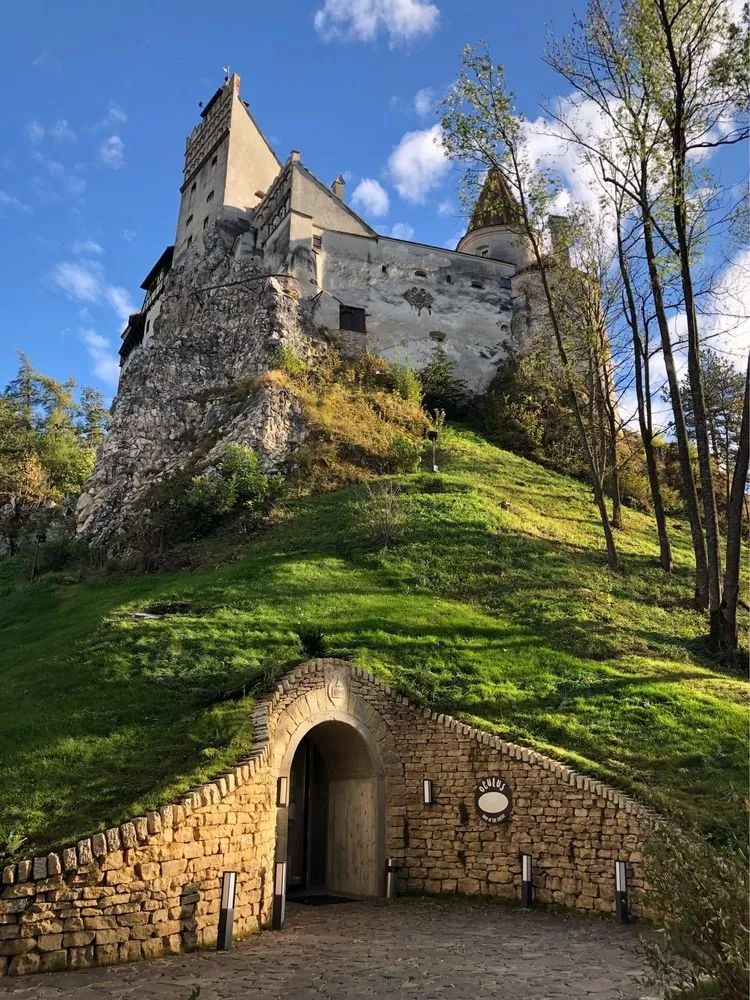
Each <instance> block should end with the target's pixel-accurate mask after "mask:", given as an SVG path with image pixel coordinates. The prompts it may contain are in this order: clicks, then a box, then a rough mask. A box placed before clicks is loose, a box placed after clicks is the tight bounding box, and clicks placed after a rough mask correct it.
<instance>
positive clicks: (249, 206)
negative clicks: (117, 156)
mask: <svg viewBox="0 0 750 1000" xmlns="http://www.w3.org/2000/svg"><path fill="white" fill-rule="evenodd" d="M344 187H345V185H344V180H343V178H342V177H340V176H339V177H337V178H336V180H335V181H334V182H333V184H332V185H331V187H330V188H329V187H327V186H326V185H325V184H323V183H322V182H321V181H319V180H318V179H317V178H316V177H315V176H314V174H312V173H311V172H310V170H308V168H307V167H306V166H305V165H304V164H303V163H302V160H301V158H300V154H299V153H298V152H296V151H293V152H292V153H291V155H290V157H289V159H288V160H287V161H286V163H284V164H282V163H281V162H280V161H279V160H278V159H277V157H276V154H275V153H274V152H273V150H272V149H271V147H270V145H269V144H268V142H267V140H266V139H265V137H264V136H263V133H262V132H261V130H260V128H259V127H258V125H257V124H256V122H255V121H254V119H253V117H252V115H251V114H250V112H249V110H248V108H247V106H246V104H245V103H244V101H242V100H241V99H240V80H239V77H238V76H236V75H233V76H231V77H228V78H227V79H226V80H225V83H224V86H222V87H221V88H220V89H219V90H217V91H216V93H215V94H214V96H213V97H212V98H211V100H210V101H209V102H208V103H207V104H206V106H205V107H204V108H203V110H202V112H201V121H200V123H199V124H198V125H197V126H196V127H195V128H194V129H193V131H192V133H191V134H190V136H189V137H188V139H187V143H186V149H185V170H184V178H183V183H182V187H181V189H180V190H181V199H180V210H179V216H178V220H177V234H176V237H175V242H174V244H173V245H171V246H169V247H167V248H166V250H165V251H164V252H163V253H162V254H161V256H160V257H159V259H158V261H157V262H156V264H155V265H154V266H153V267H152V268H151V270H150V271H149V273H148V275H147V276H146V278H145V280H144V281H143V286H142V287H143V289H144V292H145V296H144V300H143V305H142V307H141V309H140V311H139V312H137V313H134V314H133V315H131V316H130V318H129V321H128V324H127V326H126V329H125V331H124V333H123V335H122V346H121V348H120V358H121V372H120V382H119V386H118V390H117V395H116V397H115V400H114V403H113V405H112V409H111V412H110V419H109V431H108V434H107V435H106V437H105V440H104V442H103V444H102V446H101V448H100V451H99V454H98V456H97V461H96V466H95V469H94V473H93V475H92V477H91V479H90V480H89V482H88V483H87V485H86V489H85V491H84V493H83V494H82V496H81V498H80V500H79V504H78V510H77V520H78V530H79V532H81V533H82V534H84V535H86V536H87V537H88V538H90V539H92V540H94V541H96V542H97V543H98V544H100V545H102V546H104V548H105V549H107V550H111V551H114V550H115V549H117V546H118V545H119V544H120V542H121V541H122V540H124V539H127V538H128V535H129V534H130V535H132V532H133V526H134V525H135V530H136V532H137V531H139V530H144V531H145V530H146V527H147V525H148V513H149V504H150V499H149V498H150V497H151V496H152V494H153V489H154V488H155V486H156V485H157V484H158V483H159V482H162V481H167V480H169V478H170V477H172V476H173V475H175V474H176V473H177V472H180V471H184V470H186V469H188V468H189V469H191V470H202V469H206V468H210V467H211V465H212V464H215V463H216V462H217V461H219V460H220V457H221V455H222V454H223V451H224V449H225V447H226V445H227V444H228V443H229V442H235V443H238V444H241V445H243V446H245V447H249V448H252V449H253V450H254V451H256V453H257V454H258V456H259V457H260V460H261V462H262V463H263V466H264V468H267V469H274V468H275V469H280V470H287V469H289V468H291V467H293V466H294V464H295V455H296V453H297V451H298V449H299V448H300V446H301V445H302V442H303V441H304V440H305V439H306V436H307V434H308V427H307V423H306V419H305V414H304V412H303V409H304V408H303V407H302V405H301V403H300V400H299V399H298V398H297V397H296V396H295V394H294V393H293V392H291V391H289V390H288V389H284V387H283V386H282V385H280V384H279V383H278V381H277V382H274V380H273V379H271V380H269V379H267V378H266V377H265V376H267V375H268V373H269V371H271V370H273V369H274V367H276V364H275V358H276V355H277V352H278V351H279V349H280V348H283V349H286V350H289V351H291V352H293V353H294V355H295V356H297V357H299V358H301V359H304V361H305V362H306V363H307V364H308V365H309V366H311V367H314V365H315V363H316V359H317V358H319V357H320V356H321V352H323V353H325V351H326V350H328V348H329V347H330V345H333V346H335V347H336V348H337V349H338V350H339V352H340V353H341V355H342V356H344V357H356V356H358V355H362V354H363V353H365V352H367V353H370V354H372V355H379V356H383V357H384V358H386V359H387V360H390V361H400V362H407V363H409V364H410V365H411V367H412V368H413V369H416V370H419V369H421V368H423V367H424V366H425V365H426V364H427V363H428V362H429V361H430V360H431V359H433V358H436V357H439V358H442V359H446V360H447V361H448V362H450V363H452V364H453V370H454V375H455V376H456V377H457V378H460V379H462V380H463V381H464V382H465V383H466V387H467V390H468V391H469V392H472V393H477V392H481V391H482V390H483V389H484V388H485V387H486V386H487V385H488V383H489V382H490V381H491V379H492V377H493V376H494V374H495V373H496V371H497V367H498V365H499V364H500V363H501V362H502V361H503V360H504V359H506V358H507V357H508V355H509V353H510V352H511V351H512V352H514V353H516V352H523V351H524V350H526V349H528V347H529V346H530V345H532V344H533V345H535V346H538V345H540V344H541V345H544V346H543V349H545V350H548V351H549V356H550V360H551V363H554V358H555V356H556V352H555V348H554V346H553V345H552V343H551V336H550V322H549V313H548V311H547V306H546V299H545V296H544V293H543V291H542V288H541V284H540V276H539V271H538V269H537V268H535V267H534V266H533V263H532V262H531V259H530V252H529V247H528V246H527V244H526V242H525V241H524V240H523V239H522V238H521V237H520V236H519V235H518V219H517V215H518V206H517V204H516V202H515V201H514V199H513V196H512V194H511V192H510V190H509V188H508V186H507V184H506V182H505V180H504V179H503V177H502V176H501V175H500V173H499V172H497V171H490V172H489V173H488V175H487V178H486V180H485V183H484V186H483V189H482V192H481V195H480V197H479V198H478V200H477V203H476V205H475V208H474V211H473V213H472V216H471V219H470V222H469V228H468V232H467V233H466V235H465V236H463V237H462V239H461V240H460V241H459V244H458V247H457V248H456V250H446V249H441V248H439V247H433V246H427V245H425V244H422V243H413V242H409V241H407V240H399V239H394V238H392V237H388V236H382V235H381V234H379V233H378V232H376V230H375V229H373V228H372V227H371V226H369V225H368V224H367V223H366V222H365V221H364V220H363V219H361V218H360V217H359V215H357V214H356V212H354V211H352V209H351V208H349V206H348V205H347V204H346V201H345V198H344ZM550 221H551V225H550V230H551V234H552V244H553V255H554V259H555V261H557V260H560V259H562V255H564V254H565V248H564V247H562V246H561V245H560V244H561V242H562V239H563V234H564V226H562V225H561V222H560V220H554V219H553V220H550ZM571 271H572V269H571V268H562V269H561V270H560V274H561V275H562V286H561V287H562V289H563V294H564V295H566V296H567V295H568V294H569V285H570V276H571ZM554 280H556V281H557V282H558V283H559V281H560V280H561V279H560V278H555V279H554Z"/></svg>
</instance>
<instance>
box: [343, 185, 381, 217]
mask: <svg viewBox="0 0 750 1000" xmlns="http://www.w3.org/2000/svg"><path fill="white" fill-rule="evenodd" d="M352 204H353V205H354V206H355V207H356V208H358V209H360V210H361V211H363V212H366V213H367V214H368V215H373V216H375V217H376V218H379V217H380V216H382V215H387V214H388V209H389V208H390V199H389V198H388V192H387V191H386V190H385V188H384V187H383V186H382V185H381V184H379V183H378V182H377V181H376V180H374V179H373V178H372V177H364V178H363V179H362V180H361V181H360V182H359V184H358V185H357V186H356V188H355V189H354V193H353V194H352Z"/></svg>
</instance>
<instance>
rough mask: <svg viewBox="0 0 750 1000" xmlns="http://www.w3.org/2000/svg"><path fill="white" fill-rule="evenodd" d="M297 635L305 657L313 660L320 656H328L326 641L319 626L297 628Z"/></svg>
mask: <svg viewBox="0 0 750 1000" xmlns="http://www.w3.org/2000/svg"><path fill="white" fill-rule="evenodd" d="M297 637H298V638H299V641H300V645H301V646H302V649H303V650H304V653H305V655H306V656H307V657H309V658H310V659H312V660H314V659H316V658H317V657H320V656H328V655H329V651H328V642H327V640H326V637H325V633H324V632H323V630H322V629H319V628H299V629H297Z"/></svg>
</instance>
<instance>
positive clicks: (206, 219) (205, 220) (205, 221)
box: [203, 216, 208, 229]
mask: <svg viewBox="0 0 750 1000" xmlns="http://www.w3.org/2000/svg"><path fill="white" fill-rule="evenodd" d="M207 225H208V216H206V218H205V219H204V220H203V228H204V229H205V228H206V226H207Z"/></svg>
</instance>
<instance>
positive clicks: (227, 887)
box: [216, 872, 237, 951]
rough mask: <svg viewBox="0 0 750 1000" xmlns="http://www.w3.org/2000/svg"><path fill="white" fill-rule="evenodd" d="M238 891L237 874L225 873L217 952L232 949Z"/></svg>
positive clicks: (222, 882)
mask: <svg viewBox="0 0 750 1000" xmlns="http://www.w3.org/2000/svg"><path fill="white" fill-rule="evenodd" d="M236 889H237V872H224V877H223V878H222V880H221V908H220V909H219V930H218V934H217V935H216V950H217V951H229V949H230V948H231V947H232V926H233V924H234V896H235V892H236Z"/></svg>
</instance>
